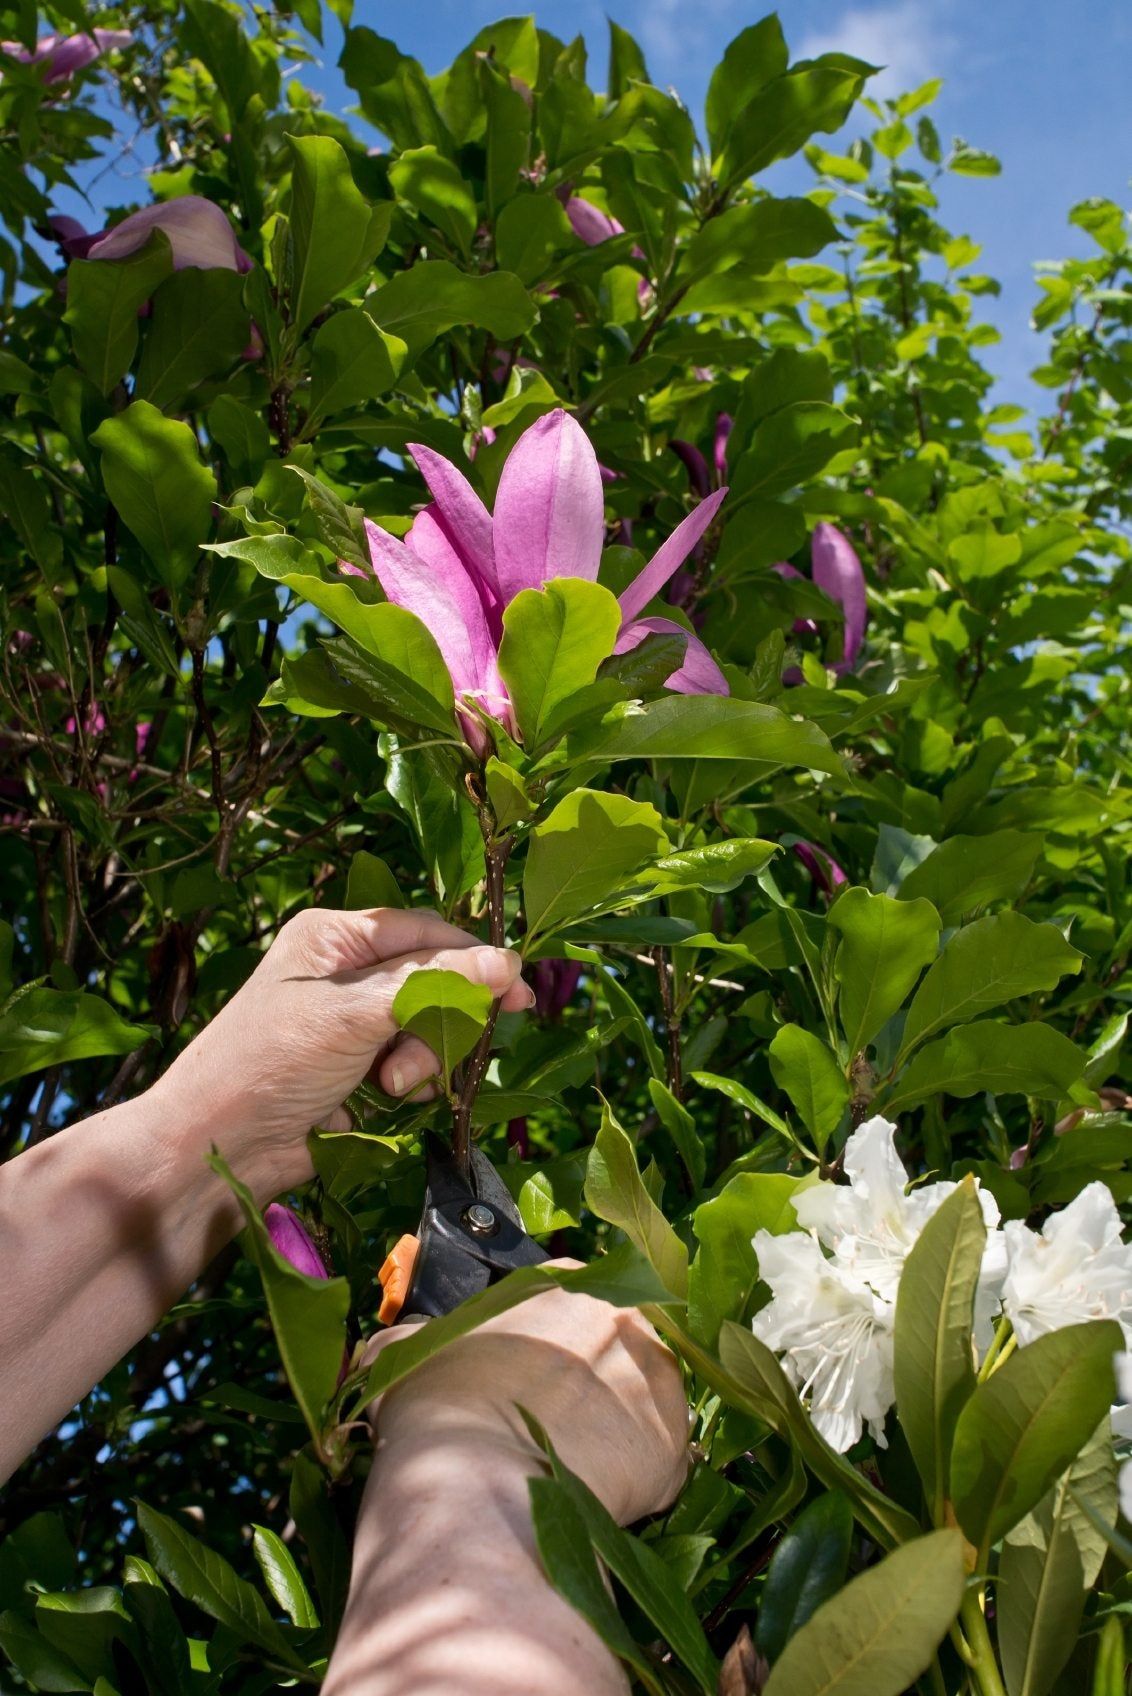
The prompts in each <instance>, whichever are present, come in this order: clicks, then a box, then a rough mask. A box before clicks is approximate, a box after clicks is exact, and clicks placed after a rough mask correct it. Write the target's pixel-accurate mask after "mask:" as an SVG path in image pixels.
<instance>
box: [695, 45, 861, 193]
mask: <svg viewBox="0 0 1132 1696" xmlns="http://www.w3.org/2000/svg"><path fill="white" fill-rule="evenodd" d="M870 69H871V67H870V66H868V65H866V64H865V63H864V62H863V61H862V60H860V59H851V58H849V57H848V56H847V55H843V54H838V53H827V54H825V55H823V57H822V58H820V59H814V60H811V61H810V62H809V63H807V64H801V65H795V66H794V67H793V68H792V69H791V70H789V71H787V72H786V73H785V74H784V75H782V76H777V77H775V78H773V79H772V80H771V81H768V82H767V83H766V84H765V85H764V86H763V87H762V88H760V89H759V90H758V91H757V93H755V94H754V96H753V97H752V98H751V99H750V100H749V101H748V102H747V103H746V105H745V106H743V108H742V109H741V111H740V112H739V113H738V114H737V115H736V116H735V117H734V118H733V120H732V121H731V123H730V124H729V125H728V126H727V131H726V135H725V136H724V137H723V149H722V151H723V175H724V178H725V180H726V181H727V182H729V183H735V182H739V181H742V179H743V178H745V177H751V176H754V175H755V173H756V172H758V171H763V170H765V169H766V167H767V166H768V165H770V164H773V162H774V161H775V160H776V159H785V158H787V157H788V156H789V155H790V154H791V153H796V152H797V151H798V149H799V148H800V147H801V146H802V145H803V144H804V143H805V142H807V141H808V140H809V139H810V137H811V136H812V135H814V134H815V133H816V132H817V131H819V130H820V131H822V132H823V133H825V134H827V135H828V134H831V133H832V131H834V130H837V129H840V128H841V125H842V124H843V123H844V122H845V118H846V116H847V114H848V112H849V109H850V107H851V106H852V104H853V102H854V101H855V100H856V98H857V96H858V94H859V93H860V92H861V89H862V87H863V86H864V81H865V78H866V76H867V75H868V74H869V71H870Z"/></svg>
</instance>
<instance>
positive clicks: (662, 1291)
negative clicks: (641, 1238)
mask: <svg viewBox="0 0 1132 1696" xmlns="http://www.w3.org/2000/svg"><path fill="white" fill-rule="evenodd" d="M551 1289H565V1290H580V1291H581V1292H582V1294H583V1295H590V1296H594V1297H596V1298H597V1300H599V1301H608V1302H610V1303H612V1305H613V1306H614V1307H641V1306H642V1305H644V1304H646V1303H649V1302H667V1301H670V1300H671V1291H670V1290H668V1289H667V1287H666V1286H665V1285H664V1283H663V1282H662V1281H661V1279H660V1278H659V1277H658V1275H657V1273H656V1271H655V1270H654V1269H653V1267H652V1265H651V1264H650V1262H649V1261H648V1260H647V1259H646V1258H645V1256H644V1255H642V1254H640V1253H638V1251H637V1250H636V1249H635V1248H634V1247H633V1245H632V1244H631V1243H619V1244H618V1245H617V1247H616V1248H614V1249H611V1250H610V1252H609V1253H608V1254H604V1255H600V1256H599V1257H598V1258H597V1259H596V1260H592V1261H591V1262H590V1263H589V1265H588V1266H582V1267H579V1268H578V1269H577V1270H576V1271H575V1270H573V1269H570V1270H563V1269H561V1268H559V1267H549V1268H548V1267H545V1266H523V1267H520V1268H519V1270H518V1271H516V1272H508V1274H507V1276H506V1277H505V1278H501V1279H500V1280H499V1282H498V1283H495V1284H490V1285H489V1286H488V1288H487V1289H486V1290H481V1291H480V1293H479V1295H475V1296H469V1297H468V1298H467V1299H466V1300H465V1301H462V1302H461V1303H460V1305H459V1307H455V1308H453V1309H452V1311H451V1313H445V1314H442V1315H441V1317H440V1318H438V1319H430V1320H429V1322H428V1324H427V1325H422V1326H421V1327H420V1328H419V1330H415V1331H413V1332H412V1333H411V1334H410V1335H408V1336H406V1338H405V1340H404V1342H399V1343H398V1344H397V1347H396V1348H395V1349H394V1348H388V1349H383V1350H382V1352H381V1354H379V1355H378V1357H377V1359H376V1360H375V1361H374V1363H373V1365H372V1366H371V1367H370V1368H369V1370H368V1372H367V1373H366V1375H365V1378H364V1379H363V1380H362V1382H361V1384H360V1385H359V1384H357V1383H353V1384H351V1385H349V1386H348V1394H347V1408H346V1417H347V1418H350V1419H353V1418H356V1417H357V1416H358V1414H359V1413H361V1411H362V1409H363V1408H366V1407H368V1406H369V1404H370V1402H371V1401H373V1399H374V1397H375V1396H378V1395H380V1394H381V1392H382V1391H383V1390H387V1389H390V1388H391V1387H392V1385H394V1384H396V1383H399V1382H400V1380H401V1379H402V1378H405V1377H407V1376H408V1374H409V1373H410V1372H413V1371H415V1370H416V1368H417V1367H418V1366H421V1365H423V1364H424V1362H425V1361H426V1360H430V1359H431V1358H432V1356H433V1355H434V1354H438V1353H439V1352H440V1350H441V1349H442V1348H446V1347H447V1346H448V1344H449V1343H452V1342H455V1341H456V1339H457V1338H458V1337H463V1336H466V1335H467V1334H468V1332H469V1331H474V1330H475V1328H476V1326H477V1325H482V1324H483V1323H484V1321H485V1320H487V1319H493V1318H494V1317H495V1316H496V1314H499V1313H506V1312H507V1311H508V1310H509V1309H510V1308H512V1307H515V1306H517V1305H518V1303H519V1302H521V1301H526V1300H527V1297H528V1296H533V1295H537V1294H538V1293H539V1291H540V1290H551Z"/></svg>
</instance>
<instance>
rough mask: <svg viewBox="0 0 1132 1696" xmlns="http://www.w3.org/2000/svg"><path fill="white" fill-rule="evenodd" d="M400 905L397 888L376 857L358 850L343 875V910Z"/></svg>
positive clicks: (391, 874) (399, 890) (394, 880)
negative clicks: (344, 900) (344, 877)
mask: <svg viewBox="0 0 1132 1696" xmlns="http://www.w3.org/2000/svg"><path fill="white" fill-rule="evenodd" d="M404 905H405V898H404V896H403V895H402V893H401V886H400V884H399V883H398V882H397V879H396V878H395V877H394V876H393V873H392V872H391V871H390V869H389V867H388V865H387V864H386V862H385V861H384V860H383V859H382V858H381V856H380V854H371V853H370V852H369V850H368V849H367V848H359V849H358V850H357V852H356V853H355V854H354V855H353V856H352V858H351V860H350V869H349V872H348V873H347V874H346V906H347V907H350V908H354V909H357V908H359V907H362V908H364V907H403V906H404Z"/></svg>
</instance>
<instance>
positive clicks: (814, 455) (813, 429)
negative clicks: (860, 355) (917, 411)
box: [731, 401, 857, 500]
mask: <svg viewBox="0 0 1132 1696" xmlns="http://www.w3.org/2000/svg"><path fill="white" fill-rule="evenodd" d="M856 441H857V426H856V425H855V424H854V422H853V420H852V419H851V418H849V417H847V416H846V414H845V413H844V412H841V411H840V410H839V409H838V408H837V407H836V406H829V405H827V404H826V402H824V401H795V402H794V403H793V404H792V405H790V406H784V407H783V408H782V410H781V411H780V412H775V413H773V414H772V416H771V417H770V418H767V419H765V420H764V421H763V422H762V423H761V424H759V425H758V426H757V428H756V429H755V431H754V434H753V435H752V437H751V441H750V445H749V447H748V448H747V450H746V452H745V453H744V454H743V455H742V457H741V458H740V459H739V461H738V463H737V465H736V467H735V471H734V474H733V477H732V482H731V492H732V497H733V498H737V497H739V496H742V497H744V498H746V497H749V496H752V495H757V496H758V497H759V498H760V499H761V500H766V499H767V498H768V497H769V496H771V495H780V494H784V493H785V492H786V491H787V490H788V489H794V488H797V486H798V484H799V483H805V482H807V481H808V480H809V479H810V478H811V477H815V476H816V475H817V473H818V472H819V471H821V470H822V468H823V467H824V466H826V465H828V464H829V462H830V460H831V459H832V458H833V457H834V455H835V454H839V453H844V452H845V450H846V449H847V448H851V447H853V446H855V444H856Z"/></svg>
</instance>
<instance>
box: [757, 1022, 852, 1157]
mask: <svg viewBox="0 0 1132 1696" xmlns="http://www.w3.org/2000/svg"><path fill="white" fill-rule="evenodd" d="M768 1058H769V1060H770V1069H771V1071H772V1072H773V1074H774V1081H775V1083H776V1084H777V1085H778V1087H779V1089H780V1090H782V1092H783V1093H784V1094H785V1095H787V1096H789V1098H790V1100H791V1101H792V1102H793V1104H794V1106H795V1107H796V1108H797V1110H798V1116H799V1118H800V1119H801V1121H802V1123H803V1124H804V1125H805V1127H806V1129H807V1130H808V1131H809V1133H810V1135H811V1136H812V1137H813V1138H814V1139H815V1140H816V1142H817V1144H818V1146H819V1148H821V1147H824V1145H825V1144H826V1143H827V1142H828V1141H829V1139H830V1137H831V1136H832V1135H833V1133H834V1131H835V1130H836V1129H837V1127H838V1125H839V1124H840V1123H841V1116H842V1114H843V1113H844V1111H845V1109H846V1107H848V1105H849V1085H848V1082H847V1081H846V1078H845V1074H844V1072H843V1071H842V1070H841V1068H840V1066H839V1065H838V1064H837V1060H836V1058H835V1056H834V1055H833V1053H832V1052H831V1050H830V1049H829V1048H827V1046H826V1044H825V1043H824V1042H823V1041H822V1040H821V1038H820V1037H818V1036H815V1035H814V1033H813V1031H807V1030H803V1029H802V1027H801V1025H783V1027H782V1029H781V1030H780V1031H778V1033H777V1034H776V1036H775V1038H774V1041H773V1042H772V1043H771V1045H770V1049H769V1051H768Z"/></svg>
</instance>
